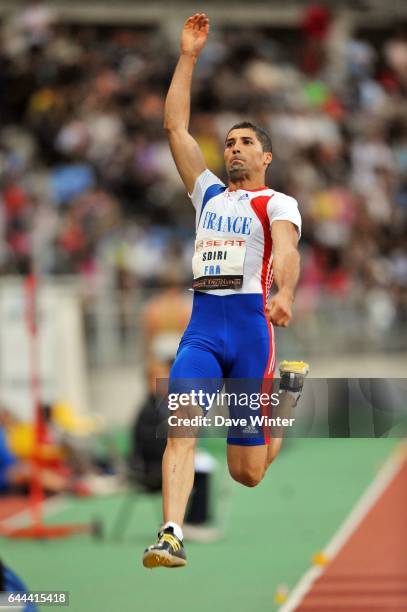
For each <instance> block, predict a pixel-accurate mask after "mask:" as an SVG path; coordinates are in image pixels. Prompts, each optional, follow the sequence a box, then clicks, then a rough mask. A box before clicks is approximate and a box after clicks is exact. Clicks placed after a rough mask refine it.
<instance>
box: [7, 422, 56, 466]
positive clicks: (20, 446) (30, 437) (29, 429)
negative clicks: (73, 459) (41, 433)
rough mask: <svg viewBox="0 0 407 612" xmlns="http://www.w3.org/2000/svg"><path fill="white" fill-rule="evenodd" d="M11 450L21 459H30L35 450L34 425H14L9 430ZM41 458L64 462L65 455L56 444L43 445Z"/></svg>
mask: <svg viewBox="0 0 407 612" xmlns="http://www.w3.org/2000/svg"><path fill="white" fill-rule="evenodd" d="M7 442H8V445H9V448H10V450H11V452H12V453H14V455H16V457H18V458H19V459H30V458H31V457H32V456H33V449H34V427H33V425H32V423H14V424H12V425H10V426H9V427H8V428H7ZM39 456H40V458H41V459H42V460H43V461H55V460H58V461H60V460H62V459H63V458H64V453H63V451H62V449H61V448H60V447H59V446H57V445H56V444H42V445H41V447H40V449H39Z"/></svg>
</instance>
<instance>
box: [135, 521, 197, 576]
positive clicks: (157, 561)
mask: <svg viewBox="0 0 407 612" xmlns="http://www.w3.org/2000/svg"><path fill="white" fill-rule="evenodd" d="M186 564H187V559H186V555H185V550H184V545H183V543H182V540H180V539H179V538H177V536H176V535H175V534H174V531H173V529H172V527H167V529H164V531H160V532H159V533H158V540H157V542H156V543H155V544H152V546H149V547H148V548H146V550H145V551H144V555H143V565H144V567H148V568H150V569H152V568H153V567H182V566H184V565H186Z"/></svg>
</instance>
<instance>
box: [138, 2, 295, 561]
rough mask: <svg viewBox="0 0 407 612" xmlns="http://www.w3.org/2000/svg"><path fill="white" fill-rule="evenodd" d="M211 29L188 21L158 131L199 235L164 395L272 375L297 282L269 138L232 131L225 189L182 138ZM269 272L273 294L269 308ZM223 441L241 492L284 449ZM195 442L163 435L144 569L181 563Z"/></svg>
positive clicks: (286, 200)
mask: <svg viewBox="0 0 407 612" xmlns="http://www.w3.org/2000/svg"><path fill="white" fill-rule="evenodd" d="M208 32H209V20H208V18H207V16H206V15H205V14H204V13H197V14H195V15H194V16H192V17H189V19H187V21H186V22H185V24H184V28H183V31H182V36H181V51H180V57H179V61H178V64H177V67H176V69H175V72H174V76H173V79H172V82H171V85H170V88H169V91H168V95H167V98H166V103H165V129H166V132H167V135H168V140H169V144H170V147H171V152H172V155H173V157H174V160H175V163H176V166H177V168H178V171H179V174H180V176H181V178H182V180H183V182H184V185H185V187H186V189H187V190H188V194H189V195H190V198H191V200H192V203H193V205H194V208H195V210H196V233H197V240H196V243H195V254H194V257H193V262H192V266H193V274H194V281H193V288H194V290H195V292H194V304H193V310H192V315H191V320H190V322H189V325H188V327H187V329H186V331H185V333H184V335H183V337H182V339H181V342H180V346H179V349H178V353H177V357H176V360H175V362H174V365H173V367H172V370H171V375H170V389H176V388H177V381H178V382H179V381H182V380H191V379H194V380H195V379H198V380H199V379H205V380H207V379H210V380H213V381H218V380H222V378H230V379H243V378H244V379H258V380H270V379H272V377H273V370H274V366H275V352H274V333H273V324H274V325H279V326H282V327H286V326H287V325H288V323H289V322H290V319H291V306H292V302H293V296H294V289H295V287H296V284H297V281H298V277H299V266H300V258H299V253H298V251H297V242H298V239H299V235H300V231H301V218H300V214H299V212H298V207H297V202H296V200H294V199H293V198H291V197H289V196H287V195H285V194H283V193H279V192H276V191H274V190H273V189H269V188H268V187H266V186H265V173H266V170H267V168H268V166H269V164H270V163H271V160H272V153H271V142H270V138H269V136H268V135H267V134H266V132H264V131H263V130H262V129H260V128H258V127H257V126H255V125H253V124H251V123H249V122H243V123H240V124H237V125H234V126H233V127H232V128H231V129H230V131H229V133H228V134H227V136H226V141H225V151H224V159H225V164H226V170H227V174H228V186H227V187H226V186H225V185H224V184H223V183H222V181H221V180H219V179H218V178H217V177H216V176H215V175H214V174H212V172H211V171H210V170H208V169H207V168H206V164H205V160H204V158H203V155H202V153H201V151H200V149H199V146H198V144H197V142H196V141H195V140H194V138H193V137H192V136H191V135H190V134H189V132H188V124H189V114H190V96H191V93H190V92H191V82H192V74H193V69H194V65H195V62H196V61H197V59H198V56H199V54H200V52H201V51H202V49H203V47H204V45H205V42H206V39H207V37H208ZM273 275H274V279H275V281H276V284H277V288H278V291H277V293H276V294H275V296H274V297H273V298H272V299H271V300H270V301H269V302H268V303H267V299H268V294H269V291H270V287H271V284H272V282H273ZM215 386H216V383H215ZM178 388H179V387H178ZM229 434H230V432H229ZM227 441H228V446H227V460H228V466H229V471H230V474H231V476H232V478H234V479H235V480H237V481H238V482H240V483H242V484H243V485H245V486H248V487H254V486H256V485H257V484H258V483H259V482H260V481H261V480H262V478H263V476H264V474H265V472H266V470H267V468H268V466H269V465H270V463H271V462H272V461H273V459H274V458H275V457H276V455H277V453H278V452H279V450H280V446H281V438H274V439H271V440H270V439H269V437H268V436H267V435H266V434H265V433H264V432H262V431H260V432H257V433H256V435H253V436H251V437H250V436H249V437H247V436H246V437H245V436H240V435H236V433H234V434H233V433H232V434H231V435H229V436H228V440H227ZM195 443H196V438H195V437H193V436H192V437H185V438H184V437H176V436H171V435H170V436H169V437H168V442H167V447H166V450H165V453H164V458H163V466H162V471H163V514H164V524H163V525H162V527H161V529H160V532H159V534H158V540H157V542H156V543H155V544H153V545H152V546H150V547H149V548H147V549H146V551H145V552H144V556H143V564H144V566H145V567H149V568H153V567H159V566H164V567H179V566H183V565H186V556H185V551H184V546H183V533H182V523H183V520H184V514H185V508H186V505H187V502H188V498H189V495H190V493H191V489H192V485H193V477H194V449H195Z"/></svg>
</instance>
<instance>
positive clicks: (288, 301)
mask: <svg viewBox="0 0 407 612" xmlns="http://www.w3.org/2000/svg"><path fill="white" fill-rule="evenodd" d="M271 237H272V239H273V272H274V278H275V281H276V284H277V287H278V292H277V293H276V295H275V296H274V297H273V298H272V299H271V300H270V302H269V304H268V305H267V307H266V312H267V314H268V317H269V319H270V321H271V322H272V323H273V324H274V325H280V326H281V327H287V325H288V324H289V322H290V320H291V316H292V313H291V306H292V303H293V301H294V290H295V287H296V286H297V283H298V278H299V276H300V254H299V252H298V250H297V243H298V233H297V229H296V227H295V225H294V224H293V223H291V221H275V222H274V223H273V224H272V226H271Z"/></svg>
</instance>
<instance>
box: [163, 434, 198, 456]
mask: <svg viewBox="0 0 407 612" xmlns="http://www.w3.org/2000/svg"><path fill="white" fill-rule="evenodd" d="M195 446H196V438H192V437H191V438H178V437H176V436H174V437H172V436H169V437H168V438H167V446H166V450H170V451H176V452H188V451H190V450H193V449H194V448H195Z"/></svg>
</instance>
